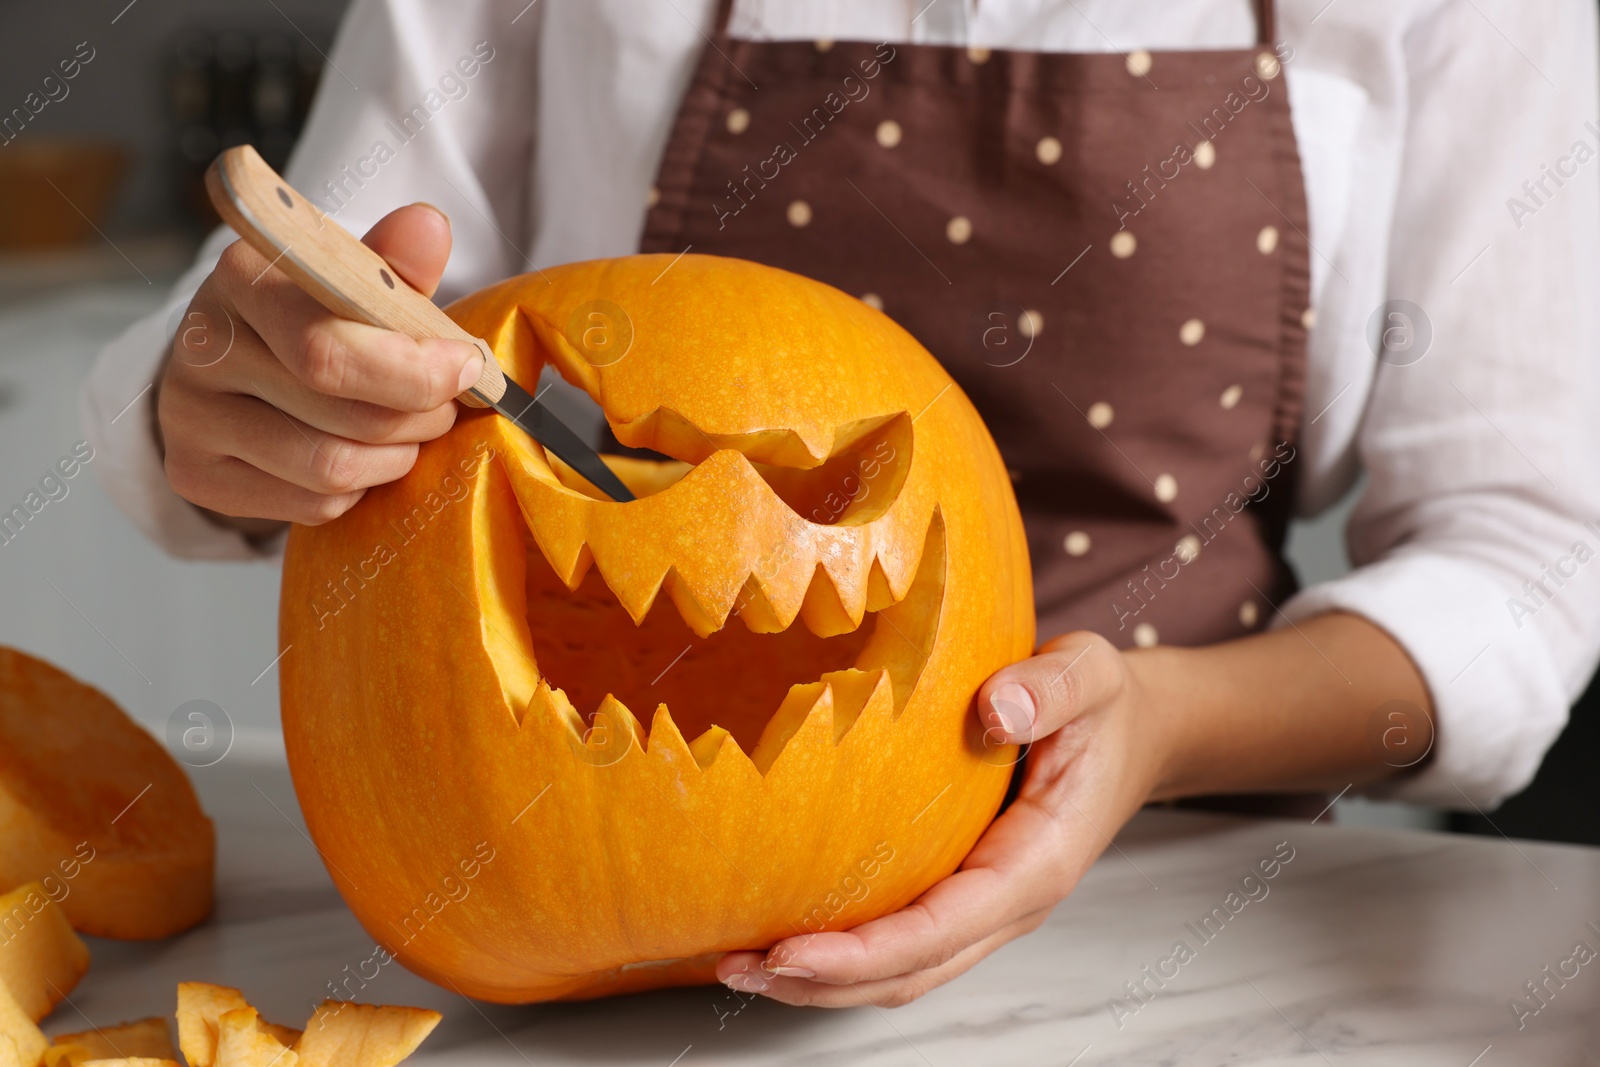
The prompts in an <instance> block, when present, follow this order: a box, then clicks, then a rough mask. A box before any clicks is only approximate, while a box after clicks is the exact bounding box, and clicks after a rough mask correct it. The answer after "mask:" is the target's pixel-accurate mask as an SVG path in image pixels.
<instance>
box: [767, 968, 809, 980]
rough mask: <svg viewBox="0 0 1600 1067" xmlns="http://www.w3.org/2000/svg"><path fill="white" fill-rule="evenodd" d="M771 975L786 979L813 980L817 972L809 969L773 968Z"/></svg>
mask: <svg viewBox="0 0 1600 1067" xmlns="http://www.w3.org/2000/svg"><path fill="white" fill-rule="evenodd" d="M772 973H773V974H781V975H783V976H784V977H786V978H815V977H816V976H817V972H816V971H813V970H812V969H811V968H810V967H774V968H772Z"/></svg>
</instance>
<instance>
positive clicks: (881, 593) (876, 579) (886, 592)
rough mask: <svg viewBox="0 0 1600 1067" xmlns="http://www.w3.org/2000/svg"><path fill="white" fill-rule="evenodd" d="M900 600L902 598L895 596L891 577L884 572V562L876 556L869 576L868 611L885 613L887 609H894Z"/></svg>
mask: <svg viewBox="0 0 1600 1067" xmlns="http://www.w3.org/2000/svg"><path fill="white" fill-rule="evenodd" d="M908 584H909V583H908ZM902 595H903V591H902ZM899 599H900V597H899V596H896V595H895V591H894V586H893V583H891V582H890V581H889V575H888V574H887V573H885V572H884V569H883V562H882V560H880V559H879V557H877V556H874V557H873V558H872V569H871V571H870V572H869V573H868V575H867V610H868V611H883V610H884V609H885V608H891V607H893V606H894V605H895V603H896V602H897V601H898V600H899Z"/></svg>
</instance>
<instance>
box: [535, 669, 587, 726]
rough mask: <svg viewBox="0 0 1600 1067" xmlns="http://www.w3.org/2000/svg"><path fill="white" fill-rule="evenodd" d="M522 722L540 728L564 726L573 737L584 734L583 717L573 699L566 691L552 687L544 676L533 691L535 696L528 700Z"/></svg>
mask: <svg viewBox="0 0 1600 1067" xmlns="http://www.w3.org/2000/svg"><path fill="white" fill-rule="evenodd" d="M522 722H523V724H524V725H529V726H532V727H534V728H535V729H539V730H552V729H555V728H557V727H562V728H565V729H566V730H568V731H569V732H570V733H571V734H572V736H573V737H576V738H581V737H582V736H583V717H582V716H580V715H579V714H578V712H577V709H576V708H574V707H573V706H572V701H570V700H568V699H567V694H566V693H565V692H563V691H562V690H560V689H552V688H551V687H550V683H549V682H546V681H545V680H544V679H542V678H541V679H539V685H538V687H537V688H535V689H534V691H533V698H532V699H531V700H529V701H528V710H527V713H526V714H525V715H524V716H523V719H522Z"/></svg>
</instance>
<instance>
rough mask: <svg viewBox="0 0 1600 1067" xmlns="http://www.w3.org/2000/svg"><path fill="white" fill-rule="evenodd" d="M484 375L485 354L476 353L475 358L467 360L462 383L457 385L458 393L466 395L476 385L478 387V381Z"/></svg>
mask: <svg viewBox="0 0 1600 1067" xmlns="http://www.w3.org/2000/svg"><path fill="white" fill-rule="evenodd" d="M482 375H483V354H482V353H481V352H480V353H474V354H473V357H472V358H471V359H469V360H467V364H466V366H464V367H462V368H461V381H460V382H458V383H457V384H456V392H458V393H464V392H466V391H467V390H468V389H470V388H472V387H473V386H474V385H477V384H478V379H479V377H481V376H482Z"/></svg>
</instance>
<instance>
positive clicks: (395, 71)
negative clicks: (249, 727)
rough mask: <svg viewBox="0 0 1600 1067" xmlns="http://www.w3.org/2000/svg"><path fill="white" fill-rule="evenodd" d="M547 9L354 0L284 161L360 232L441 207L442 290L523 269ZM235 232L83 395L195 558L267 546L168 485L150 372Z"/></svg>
mask: <svg viewBox="0 0 1600 1067" xmlns="http://www.w3.org/2000/svg"><path fill="white" fill-rule="evenodd" d="M540 18H541V16H540V8H539V6H537V5H532V6H530V5H528V4H527V3H526V0H523V2H521V3H518V2H516V0H467V2H458V3H451V4H449V5H445V4H430V3H427V2H425V0H356V3H355V4H353V5H352V7H351V9H350V11H349V13H348V14H347V15H346V17H345V20H344V22H343V24H342V26H341V28H340V32H339V36H338V40H337V42H336V43H335V45H334V48H333V50H332V53H331V54H330V56H329V62H328V65H327V67H326V69H325V70H324V72H323V75H322V86H321V89H320V90H319V92H318V93H317V98H316V103H315V105H314V106H313V108H312V112H311V116H310V119H309V121H308V123H307V127H306V131H305V134H304V136H303V137H302V138H301V141H300V144H299V146H298V147H297V149H296V150H295V154H294V158H293V160H292V161H291V163H290V165H289V167H288V173H287V174H286V175H285V177H286V178H288V179H289V181H290V183H291V184H292V185H293V186H294V187H295V188H296V189H298V190H299V191H300V192H301V193H303V194H305V195H306V196H307V197H310V198H311V199H312V200H313V201H315V202H316V203H318V204H319V205H320V206H321V207H322V208H323V210H325V211H327V212H328V214H330V215H331V216H333V217H334V218H335V219H336V220H337V221H338V222H339V223H340V224H341V225H343V226H344V227H345V228H346V229H348V230H350V231H351V232H352V233H356V234H361V233H365V232H366V230H367V229H368V228H370V227H371V226H372V224H373V223H375V222H376V221H377V220H378V219H379V218H381V217H382V216H383V215H385V214H387V213H388V212H389V211H390V210H392V209H393V208H394V207H396V206H398V205H400V204H408V203H412V202H414V201H418V200H423V201H427V202H429V203H431V204H433V205H435V206H436V207H438V208H440V209H441V210H443V211H444V212H445V214H447V215H448V216H450V220H451V225H452V230H453V233H454V238H455V244H454V250H453V252H452V255H451V257H450V263H449V266H448V267H447V268H446V270H445V274H444V279H443V281H442V282H441V284H440V287H439V294H438V297H439V300H440V302H441V303H443V302H448V301H449V300H452V299H454V298H455V297H457V296H461V295H463V294H465V293H469V292H471V291H473V290H474V289H478V288H481V287H483V286H485V285H487V284H489V283H490V282H493V281H497V280H499V279H500V278H504V277H506V276H507V275H510V274H515V273H517V272H518V271H520V270H523V269H525V256H524V254H523V253H522V251H521V248H524V247H527V242H528V237H527V229H528V226H529V220H528V219H527V217H526V210H527V201H528V187H527V186H528V174H529V169H530V167H529V164H530V160H531V158H532V153H533V132H534V129H533V127H534V121H533V117H534V115H535V114H536V112H537V100H536V84H535V76H536V74H535V71H536V62H535V59H536V51H537V48H538V36H539V27H540ZM234 236H235V235H234V234H233V232H232V231H231V230H228V229H226V228H224V229H221V230H218V231H217V232H216V233H214V234H212V235H211V237H210V238H209V239H208V240H207V241H206V243H205V245H204V246H203V248H202V250H201V252H200V255H199V257H198V258H197V260H196V262H195V264H194V266H193V267H191V268H190V270H189V271H188V273H186V274H185V275H184V276H183V278H182V279H180V281H179V282H178V284H177V285H176V286H175V288H174V289H173V292H172V294H171V297H170V299H169V300H168V301H167V302H166V303H165V304H164V305H163V307H162V308H161V310H159V311H157V312H155V313H153V314H151V315H150V316H148V317H146V318H144V319H142V320H140V321H139V322H137V323H135V324H134V325H133V326H132V327H130V328H129V329H128V330H127V332H126V333H124V334H123V335H122V336H121V337H119V338H117V339H116V340H115V341H113V342H112V343H111V344H109V345H107V346H106V348H105V349H104V350H103V351H102V352H101V354H100V357H99V359H98V360H97V361H96V364H95V367H94V369H93V371H92V372H91V373H90V375H89V377H88V379H87V380H86V381H85V383H84V387H83V390H82V393H81V394H80V398H79V409H80V415H81V418H82V421H83V424H84V432H85V434H86V435H87V438H88V440H89V442H90V444H91V445H93V446H94V449H95V454H96V463H95V472H96V474H97V475H98V476H99V477H100V479H101V481H102V483H103V484H104V485H105V487H106V490H107V491H108V492H109V493H110V495H111V497H112V498H113V499H114V500H115V501H116V503H117V505H118V506H119V507H120V508H121V509H122V510H123V511H124V512H125V513H126V514H127V515H128V516H129V518H131V519H132V520H133V522H134V523H135V525H137V526H138V527H139V528H140V530H142V531H143V532H144V533H145V534H146V535H147V536H149V537H150V538H151V539H152V540H154V541H155V542H156V543H158V544H159V545H161V546H162V547H163V548H165V549H166V550H167V551H168V552H171V553H172V554H173V555H176V556H181V557H186V558H191V559H246V558H250V557H253V556H256V555H258V554H259V553H260V552H261V551H262V549H258V548H256V547H254V546H252V545H251V544H250V543H249V542H247V541H246V540H245V539H244V538H243V537H242V536H241V535H239V534H238V533H236V532H234V531H231V530H227V529H224V528H223V527H220V526H218V525H216V524H215V523H213V522H211V521H210V520H208V519H206V518H205V517H204V515H202V514H201V513H200V511H199V510H197V509H196V508H195V507H194V506H193V505H191V504H190V503H189V502H188V501H186V500H184V499H183V498H181V497H179V496H178V495H177V494H176V493H174V492H173V491H172V489H171V488H170V487H169V486H168V484H167V480H166V474H165V472H164V470H163V467H162V461H161V457H160V455H159V452H158V450H157V448H156V443H155V438H154V435H153V433H152V427H153V423H154V413H153V411H152V408H151V397H152V395H153V390H152V389H151V388H150V386H151V383H152V382H153V381H154V379H155V376H156V374H157V373H158V371H159V369H160V367H161V364H162V361H163V359H164V358H165V356H166V353H167V350H168V349H169V348H170V346H171V344H172V338H173V334H174V330H175V327H176V326H177V324H178V318H179V317H180V315H181V312H182V309H183V308H185V307H186V306H187V305H188V303H189V300H190V298H191V297H192V296H193V295H194V292H195V290H197V289H198V288H199V287H200V284H201V283H202V282H203V281H204V280H205V278H206V276H207V275H209V274H210V273H211V270H212V268H213V267H214V266H215V264H216V261H217V257H218V256H220V255H221V253H222V251H223V249H224V248H226V247H227V246H228V244H230V243H231V242H232V241H233V240H234ZM273 547H276V546H267V550H271V549H272V548H273Z"/></svg>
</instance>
